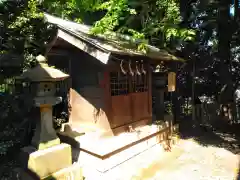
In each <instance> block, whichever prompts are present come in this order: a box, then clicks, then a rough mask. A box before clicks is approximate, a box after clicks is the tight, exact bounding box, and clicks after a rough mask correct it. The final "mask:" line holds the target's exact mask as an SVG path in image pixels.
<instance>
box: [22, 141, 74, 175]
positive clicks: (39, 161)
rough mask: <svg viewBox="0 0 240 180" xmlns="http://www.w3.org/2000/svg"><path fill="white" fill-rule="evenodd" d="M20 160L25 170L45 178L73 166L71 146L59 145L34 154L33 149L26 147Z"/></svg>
mask: <svg viewBox="0 0 240 180" xmlns="http://www.w3.org/2000/svg"><path fill="white" fill-rule="evenodd" d="M20 158H21V162H22V165H23V168H24V169H26V170H30V171H32V172H33V173H35V174H36V175H37V176H38V177H39V178H43V177H46V176H48V175H50V174H52V173H55V172H57V171H59V170H60V169H63V168H65V167H68V166H70V165H71V164H72V154H71V146H70V145H68V144H59V145H56V146H53V147H51V148H47V149H44V150H38V151H34V152H33V148H31V147H25V148H23V149H22V152H21V156H20Z"/></svg>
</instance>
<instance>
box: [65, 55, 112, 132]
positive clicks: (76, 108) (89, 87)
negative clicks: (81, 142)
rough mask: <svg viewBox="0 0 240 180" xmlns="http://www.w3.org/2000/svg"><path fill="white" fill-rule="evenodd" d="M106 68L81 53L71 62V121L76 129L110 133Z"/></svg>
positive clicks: (73, 57)
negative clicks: (106, 99)
mask: <svg viewBox="0 0 240 180" xmlns="http://www.w3.org/2000/svg"><path fill="white" fill-rule="evenodd" d="M105 70H106V65H104V64H101V62H99V61H98V60H96V59H94V58H93V57H92V56H90V55H88V54H86V53H84V52H81V51H79V52H78V53H76V54H74V56H72V59H71V77H72V88H71V90H70V104H71V113H70V122H71V123H72V124H73V126H74V127H77V129H84V130H87V131H88V130H89V131H92V130H99V131H104V132H111V127H110V124H109V121H108V117H107V115H106V103H107V102H106V101H105V89H104V87H103V86H102V84H104V81H105V79H104V72H105Z"/></svg>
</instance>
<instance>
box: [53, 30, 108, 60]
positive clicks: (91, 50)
mask: <svg viewBox="0 0 240 180" xmlns="http://www.w3.org/2000/svg"><path fill="white" fill-rule="evenodd" d="M58 37H60V38H62V39H64V40H65V41H67V42H68V43H70V44H72V45H74V46H76V47H77V48H79V49H81V50H82V51H84V52H86V53H88V54H89V55H91V56H93V57H95V58H96V59H98V60H99V61H101V62H102V63H103V64H107V63H108V60H109V56H110V53H109V52H104V51H102V50H99V49H97V48H96V47H94V46H92V45H90V44H89V43H87V42H84V41H83V40H80V39H78V38H76V37H74V36H73V35H71V34H70V33H67V32H65V31H63V30H60V29H59V30H58Z"/></svg>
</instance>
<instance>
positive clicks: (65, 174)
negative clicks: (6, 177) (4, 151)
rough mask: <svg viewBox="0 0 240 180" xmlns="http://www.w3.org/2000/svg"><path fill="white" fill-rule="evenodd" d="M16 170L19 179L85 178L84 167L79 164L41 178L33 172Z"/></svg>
mask: <svg viewBox="0 0 240 180" xmlns="http://www.w3.org/2000/svg"><path fill="white" fill-rule="evenodd" d="M15 172H16V175H17V178H18V179H19V180H36V179H37V180H68V179H72V180H83V176H82V169H81V167H80V165H79V164H73V165H71V166H69V167H67V168H64V169H61V170H59V171H57V172H55V173H52V174H50V175H49V176H47V177H44V178H41V179H40V178H36V177H34V175H33V174H31V173H30V172H28V171H25V170H23V169H16V170H15Z"/></svg>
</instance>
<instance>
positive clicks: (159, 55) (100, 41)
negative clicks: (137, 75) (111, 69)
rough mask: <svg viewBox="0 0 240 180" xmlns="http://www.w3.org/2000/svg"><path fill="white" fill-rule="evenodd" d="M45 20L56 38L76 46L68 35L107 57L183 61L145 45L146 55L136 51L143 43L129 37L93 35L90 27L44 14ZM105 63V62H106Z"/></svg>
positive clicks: (109, 33)
mask: <svg viewBox="0 0 240 180" xmlns="http://www.w3.org/2000/svg"><path fill="white" fill-rule="evenodd" d="M45 18H46V20H47V22H49V23H51V24H55V25H57V26H58V28H59V29H60V30H61V32H58V36H59V37H60V38H63V39H64V40H66V41H68V42H69V43H71V44H74V45H75V46H78V45H79V43H77V42H76V40H72V41H71V40H69V39H70V37H69V36H68V35H72V36H74V38H76V39H79V40H81V41H84V42H87V43H88V44H90V45H91V46H94V47H95V48H98V49H101V50H102V51H104V52H107V53H108V56H109V55H110V54H117V55H127V56H140V57H141V56H142V57H148V58H150V59H154V60H163V61H182V62H183V61H184V60H183V59H181V58H178V57H176V56H174V55H172V54H170V53H168V52H167V51H166V50H162V49H159V48H157V47H154V46H151V45H149V44H147V43H144V44H145V46H146V49H147V51H146V53H143V52H142V51H139V50H138V46H139V45H140V44H141V43H143V41H142V40H139V39H133V38H132V37H131V36H127V35H123V34H118V33H114V32H106V33H104V34H98V35H93V34H92V33H91V28H92V27H91V26H88V25H84V24H79V23H75V22H72V21H68V20H64V19H61V18H58V17H55V16H52V15H49V14H46V13H45ZM70 41H71V42H70ZM76 43H77V44H76ZM83 48H84V49H83ZM83 48H81V49H82V50H84V51H85V49H86V47H83ZM106 59H107V57H106ZM105 61H106V62H107V60H105Z"/></svg>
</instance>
